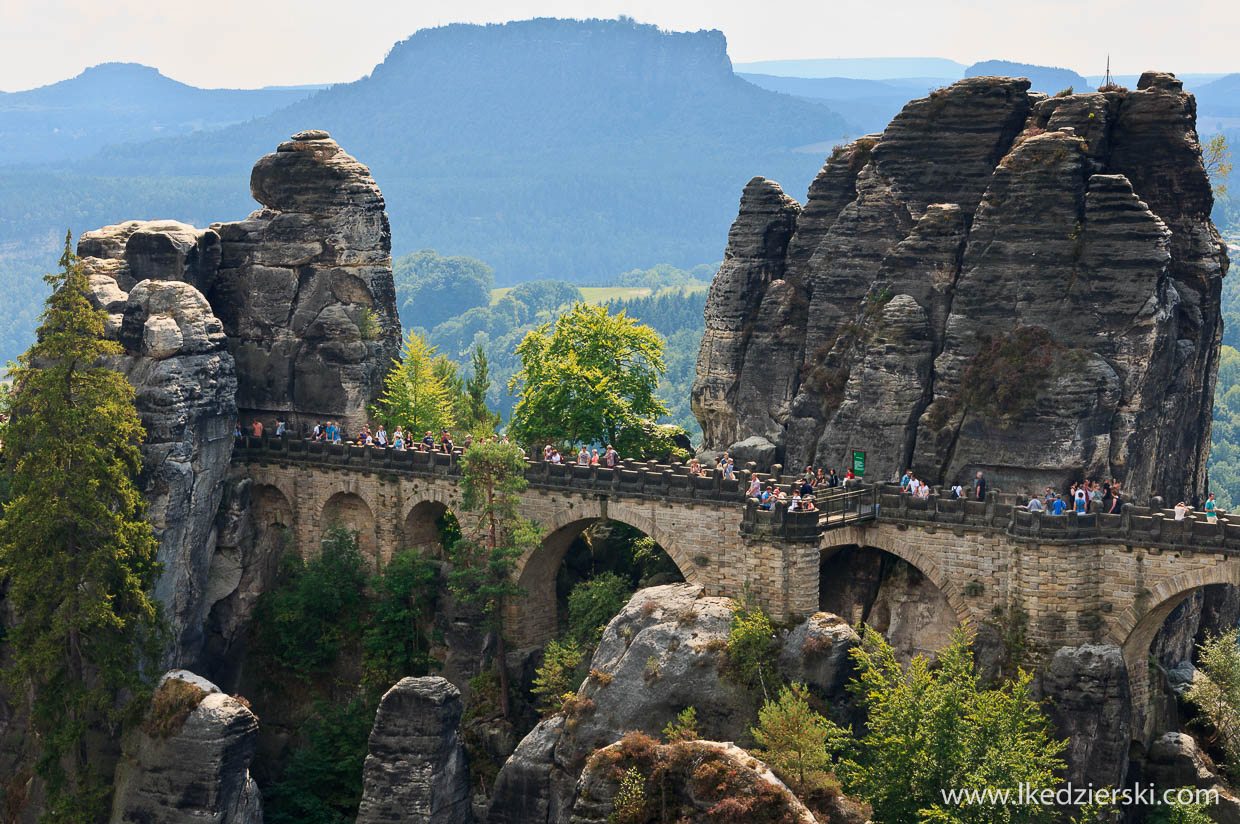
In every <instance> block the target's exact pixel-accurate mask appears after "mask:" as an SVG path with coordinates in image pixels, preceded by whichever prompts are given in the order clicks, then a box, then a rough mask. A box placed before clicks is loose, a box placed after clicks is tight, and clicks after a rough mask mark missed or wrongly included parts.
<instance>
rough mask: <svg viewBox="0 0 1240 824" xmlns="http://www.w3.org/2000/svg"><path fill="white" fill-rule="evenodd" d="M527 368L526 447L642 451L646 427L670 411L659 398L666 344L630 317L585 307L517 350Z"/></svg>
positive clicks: (519, 423)
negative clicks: (551, 444)
mask: <svg viewBox="0 0 1240 824" xmlns="http://www.w3.org/2000/svg"><path fill="white" fill-rule="evenodd" d="M517 354H518V355H519V356H520V358H521V369H520V370H519V371H518V372H517V374H516V375H515V376H514V377H513V378H512V380H511V381H510V382H509V391H510V392H513V393H516V394H518V400H517V405H516V408H515V409H514V410H513V414H512V421H511V431H512V432H513V434H514V435H515V436H516V437H517V439H518V440H520V441H522V442H523V443H527V444H533V443H537V442H539V441H543V440H556V441H561V440H565V439H567V440H568V441H570V442H573V443H595V444H608V443H610V444H613V445H614V446H615V447H616V449H618V450H620V451H622V452H624V451H634V450H637V449H639V448H640V443H641V440H642V438H643V436H644V432H645V429H646V427H647V426H648V425H649V424H651V423H653V422H654V421H655V420H656V419H657V418H658V417H659V416H660V415H663V414H665V413H666V412H667V407H665V406H664V405H663V402H662V401H661V400H659V398H658V396H657V395H656V389H657V387H658V383H659V378H660V377H661V376H662V375H663V373H664V371H665V367H664V364H663V340H662V338H660V337H659V334H658V333H657V332H655V331H654V330H653V329H650V328H649V327H647V326H643V325H641V324H639V323H637V322H636V321H634V320H632V319H630V318H629V317H628V316H627V315H626V314H625V313H624V312H620V313H619V314H616V315H612V314H610V313H609V312H608V311H607V309H606V307H603V306H587V305H586V304H584V303H578V304H576V305H575V306H573V308H572V309H571V310H569V311H568V312H566V313H564V314H563V315H561V316H560V317H559V318H557V319H556V321H555V324H554V327H553V326H552V324H550V323H544V324H543V325H541V326H539V327H538V328H537V329H535V330H534V331H532V332H530V333H529V334H528V335H526V336H525V339H524V340H522V341H521V343H520V344H519V345H518V346H517Z"/></svg>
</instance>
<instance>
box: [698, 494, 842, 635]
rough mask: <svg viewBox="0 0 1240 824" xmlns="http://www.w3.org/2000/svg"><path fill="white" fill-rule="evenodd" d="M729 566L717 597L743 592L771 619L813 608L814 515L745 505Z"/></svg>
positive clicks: (815, 576) (815, 595)
mask: <svg viewBox="0 0 1240 824" xmlns="http://www.w3.org/2000/svg"><path fill="white" fill-rule="evenodd" d="M740 533H741V534H740V543H739V545H738V546H737V552H736V553H735V554H734V555H733V556H732V557H730V558H728V559H726V561H727V563H728V565H729V566H730V567H731V569H729V570H728V572H727V574H726V576H725V577H724V578H723V579H722V580H721V581H719V582H718V584H719V587H720V591H719V592H718V593H717V594H719V595H726V596H730V597H739V596H740V595H742V594H747V595H749V596H751V597H752V598H754V599H755V600H756V601H757V603H758V604H759V605H760V606H761V607H762V608H763V609H764V610H766V612H767V613H768V614H769V615H770V616H771V617H772V618H773V619H775V620H776V621H794V620H797V619H799V618H802V617H805V616H807V615H812V614H813V613H815V612H817V611H818V562H819V557H820V554H821V553H820V550H819V546H818V544H819V535H818V513H816V512H809V513H795V512H793V513H789V512H788V511H787V504H777V505H776V507H775V509H774V510H773V511H770V512H764V511H761V510H759V509H758V507H757V503H756V502H755V501H750V502H749V503H748V504H747V505H746V511H745V517H744V519H743V520H742V522H741V529H740Z"/></svg>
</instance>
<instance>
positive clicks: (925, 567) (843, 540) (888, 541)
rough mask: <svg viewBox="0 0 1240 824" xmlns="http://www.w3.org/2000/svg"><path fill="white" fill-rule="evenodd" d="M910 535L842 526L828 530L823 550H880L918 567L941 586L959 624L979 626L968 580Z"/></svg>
mask: <svg viewBox="0 0 1240 824" xmlns="http://www.w3.org/2000/svg"><path fill="white" fill-rule="evenodd" d="M907 535H908V533H907V532H906V531H900V530H893V529H885V528H882V527H878V528H875V527H869V528H867V527H864V526H849V527H842V528H839V529H834V530H830V531H828V532H827V533H826V534H825V535H824V536H823V540H822V543H821V544H820V549H821V553H822V557H823V558H829V557H830V556H832V555H834V554H835V553H838V552H840V551H842V550H846V549H852V548H858V549H878V550H881V551H883V552H886V553H888V554H890V555H894V556H895V557H897V558H899V559H900V560H902V561H905V562H906V563H908V564H909V565H911V566H912V567H914V568H915V569H916V570H917V571H918V572H920V573H921V574H922V575H924V576H925V577H926V578H927V579H928V580H929V581H930V583H932V584H934V585H935V587H937V588H938V590H939V592H940V593H942V595H943V598H944V599H946V601H947V605H948V606H949V607H950V608H951V610H952V612H953V613H954V614H955V616H956V622H957V623H958V624H964V623H967V622H972V623H973V624H974V625H976V624H977V622H978V618H979V616H978V615H977V614H976V613H975V611H974V610H973V609H972V608H971V607H970V606H969V604H968V602H967V601H966V599H965V597H964V592H963V585H964V583H965V582H958V581H956V580H954V579H953V578H952V577H951V576H950V575H949V574H947V572H946V570H945V568H944V565H943V564H941V563H940V562H939V561H938V560H937V559H936V558H935V557H934V556H933V555H931V554H930V553H927V552H925V551H923V550H922V549H920V548H919V547H917V546H916V545H915V543H914V542H912V541H910V540H908V539H907Z"/></svg>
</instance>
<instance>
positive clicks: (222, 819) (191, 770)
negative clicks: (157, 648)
mask: <svg viewBox="0 0 1240 824" xmlns="http://www.w3.org/2000/svg"><path fill="white" fill-rule="evenodd" d="M257 737H258V719H257V718H255V717H254V714H253V713H252V712H250V710H249V708H248V707H247V706H246V704H245V703H243V701H242V700H239V699H237V698H235V697H230V696H228V695H225V694H224V693H222V692H220V691H219V689H218V688H217V687H216V686H215V685H214V684H212V683H211V682H209V681H207V680H206V679H203V678H200V677H198V676H196V675H194V674H193V673H190V672H186V671H185V670H177V671H172V672H169V673H167V674H166V675H165V676H164V677H163V678H162V679H161V680H160V683H159V686H158V687H157V688H156V691H155V697H154V699H153V700H152V705H151V708H150V709H149V710H148V711H147V714H146V718H145V721H144V723H143V725H142V727H141V728H138V729H135V730H134V731H133V732H131V733H129V734H128V735H127V736H126V739H125V741H124V744H123V746H124V752H125V755H124V757H123V758H122V759H121V762H120V764H119V765H118V766H117V770H116V780H115V792H114V795H113V801H112V817H111V819H110V820H111V822H112V824H130V823H132V824H148V822H155V821H158V822H160V824H181V822H184V824H191V822H196V823H198V824H201V822H209V824H262V820H263V810H262V795H261V793H260V792H259V789H258V785H257V784H256V783H255V782H254V779H252V778H251V777H250V772H249V765H250V759H251V757H252V756H253V755H254V747H255V743H256V741H257Z"/></svg>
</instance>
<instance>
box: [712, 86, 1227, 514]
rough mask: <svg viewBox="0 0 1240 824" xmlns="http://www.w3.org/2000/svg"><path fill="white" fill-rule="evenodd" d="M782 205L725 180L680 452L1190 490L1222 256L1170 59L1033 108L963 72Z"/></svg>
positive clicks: (1200, 477)
mask: <svg viewBox="0 0 1240 824" xmlns="http://www.w3.org/2000/svg"><path fill="white" fill-rule="evenodd" d="M784 198H785V196H784V195H783V193H782V191H780V190H779V189H778V187H777V186H776V185H775V184H774V183H772V182H771V181H768V180H765V179H757V180H755V181H751V182H750V183H749V184H748V185H747V186H746V187H745V190H744V193H743V195H742V198H741V208H740V211H739V214H738V216H737V219H736V222H735V223H734V224H733V227H732V232H731V233H730V234H729V239H728V247H727V251H726V252H725V260H724V264H723V266H722V267H721V268H720V271H719V274H717V275H716V277H715V281H714V283H712V288H711V291H710V294H709V296H708V298H707V305H706V310H705V312H706V318H707V331H706V334H705V336H704V337H703V340H702V347H701V350H700V353H699V358H698V365H697V369H698V372H697V379H696V380H695V383H694V388H693V404H694V412H695V414H696V415H697V417H698V419H699V420H700V421H701V423H702V430H703V444H702V449H703V451H705V452H718V451H721V450H724V449H728V450H729V451H733V452H734V451H735V449H736V447H735V444H737V443H738V442H740V441H744V440H745V439H747V438H749V437H751V436H756V437H759V438H762V439H763V440H764V441H765V442H766V443H769V444H770V446H769V447H765V446H764V449H765V450H766V451H767V452H769V453H773V454H775V455H778V458H779V462H780V463H783V464H784V465H786V466H791V467H801V466H805V465H806V464H811V463H812V464H816V465H821V466H824V467H831V466H835V467H839V466H841V465H843V464H844V463H845V462H846V459H847V457H848V455H849V454H850V452H851V450H853V449H866V451H867V453H868V454H867V464H868V466H867V470H868V471H867V477H871V476H873V477H877V478H879V479H888V478H894V477H898V475H899V473H900V472H901V471H902V470H904V469H905V468H908V467H912V468H913V469H914V471H915V472H916V474H917V475H918V477H919V478H922V479H923V480H926V481H928V482H929V483H931V484H936V485H939V484H947V483H951V482H954V481H958V480H962V479H964V478H965V477H966V476H968V477H971V476H972V475H973V473H975V472H976V471H978V470H983V471H985V472H986V473H987V476H988V477H989V478H990V481H991V484H992V487H994V488H1001V489H1004V490H1010V491H1020V492H1028V491H1029V490H1030V489H1041V488H1042V487H1043V486H1047V485H1052V486H1055V487H1066V486H1067V484H1068V483H1070V482H1071V481H1072V480H1076V479H1079V478H1081V477H1093V478H1098V479H1102V478H1108V477H1115V478H1119V479H1120V480H1122V481H1123V482H1124V488H1125V491H1126V492H1127V493H1128V496H1129V498H1130V499H1132V500H1135V501H1138V502H1142V501H1145V500H1148V498H1150V497H1151V496H1153V495H1156V494H1157V495H1162V496H1163V497H1164V498H1166V499H1172V498H1175V499H1178V498H1187V499H1196V498H1200V497H1201V496H1202V495H1203V494H1204V492H1205V466H1206V458H1207V456H1206V453H1207V452H1208V448H1209V429H1210V423H1209V422H1210V414H1211V409H1212V402H1213V398H1212V394H1213V389H1212V386H1213V377H1212V376H1213V375H1214V372H1215V370H1216V367H1217V361H1218V351H1219V334H1220V332H1219V330H1220V328H1221V327H1220V323H1221V320H1220V308H1219V301H1220V290H1221V278H1222V276H1223V275H1224V274H1225V272H1226V269H1227V256H1226V250H1225V247H1224V245H1223V243H1222V241H1221V238H1220V237H1219V234H1218V232H1217V230H1216V229H1215V227H1214V225H1213V224H1212V223H1211V222H1210V217H1209V215H1210V209H1211V205H1212V195H1211V190H1210V185H1209V181H1208V180H1207V177H1206V175H1205V170H1204V166H1203V164H1202V160H1201V150H1200V145H1199V143H1198V140H1197V132H1196V124H1195V105H1194V101H1193V97H1192V95H1190V94H1187V93H1185V92H1184V91H1183V89H1182V84H1181V83H1180V81H1178V80H1177V79H1176V78H1174V76H1172V75H1169V74H1165V73H1160V72H1148V73H1146V75H1144V78H1143V81H1142V83H1141V84H1140V85H1139V87H1138V88H1137V89H1136V90H1133V91H1126V90H1112V91H1107V92H1104V93H1098V92H1088V93H1082V94H1073V95H1067V96H1064V97H1056V98H1051V99H1048V98H1046V96H1045V95H1042V94H1036V93H1032V92H1030V91H1029V81H1028V80H1024V79H1020V78H1003V77H971V78H967V79H965V80H962V81H960V82H958V83H955V84H953V85H952V86H950V87H948V88H945V89H940V90H937V91H935V92H933V93H932V94H930V95H929V96H927V97H925V98H922V99H919V100H914V101H911V102H910V103H908V104H907V105H906V106H905V107H904V109H903V110H902V111H901V112H900V114H898V115H897V116H896V117H895V119H894V120H892V122H891V124H890V125H889V126H888V127H887V129H885V130H884V131H883V133H882V134H881V135H869V136H866V137H864V138H860V139H858V140H856V141H854V142H853V143H851V144H849V145H848V146H846V147H842V148H840V149H837V150H836V151H834V152H833V153H832V155H831V157H829V158H828V159H827V162H826V165H825V166H824V167H823V169H822V172H821V173H820V174H819V175H818V177H817V178H816V179H815V180H814V183H813V184H812V185H811V187H810V190H809V197H808V199H807V201H806V202H805V204H804V206H803V207H802V206H799V205H798V204H796V203H795V202H792V201H790V200H785V199H784Z"/></svg>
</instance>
